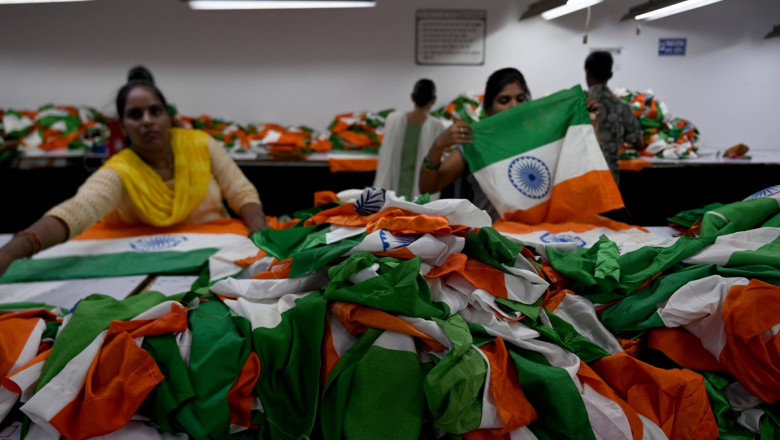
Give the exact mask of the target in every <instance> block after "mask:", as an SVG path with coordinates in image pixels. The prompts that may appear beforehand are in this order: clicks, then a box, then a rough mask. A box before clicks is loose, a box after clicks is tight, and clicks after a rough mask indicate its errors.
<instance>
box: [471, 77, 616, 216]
mask: <svg viewBox="0 0 780 440" xmlns="http://www.w3.org/2000/svg"><path fill="white" fill-rule="evenodd" d="M473 134H474V143H473V145H472V146H466V147H465V148H464V156H465V159H466V161H467V162H468V165H469V168H470V171H471V173H473V175H474V177H475V178H476V180H477V182H478V183H479V185H480V186H481V187H482V189H483V190H484V191H485V194H486V195H487V196H488V198H489V199H490V202H491V203H492V204H493V206H494V207H495V208H496V210H497V211H498V212H499V214H501V215H502V216H503V217H504V218H508V219H511V220H515V221H519V222H522V223H530V224H535V223H541V222H552V223H556V222H562V221H567V220H569V219H571V218H574V217H588V216H590V215H593V214H599V213H602V212H606V211H611V210H613V209H618V208H622V207H623V199H622V198H621V196H620V191H619V190H618V188H617V185H616V184H615V181H614V179H613V178H612V177H611V174H610V172H609V168H608V166H607V162H606V160H605V159H604V155H603V153H602V152H601V148H599V144H598V140H597V139H596V134H595V131H594V129H593V126H592V125H591V121H590V117H589V116H588V111H587V109H586V107H585V92H584V91H583V90H582V88H581V87H580V86H575V87H572V88H571V89H568V90H562V91H560V92H557V93H554V94H552V95H549V96H547V97H544V98H541V99H538V100H534V101H531V102H528V103H525V104H523V105H520V106H517V107H515V108H512V109H510V110H507V111H504V112H501V113H498V114H496V115H493V116H491V117H489V118H486V119H484V120H482V121H480V122H478V123H476V124H474V125H473Z"/></svg>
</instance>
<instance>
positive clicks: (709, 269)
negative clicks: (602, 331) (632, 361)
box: [600, 264, 780, 336]
mask: <svg viewBox="0 0 780 440" xmlns="http://www.w3.org/2000/svg"><path fill="white" fill-rule="evenodd" d="M711 275H720V276H723V277H745V278H749V279H752V278H755V279H759V280H762V281H764V282H766V283H769V284H773V285H776V286H777V285H780V270H779V269H777V268H774V267H771V266H762V265H753V266H740V267H734V268H727V267H721V266H717V265H714V264H706V265H695V266H689V267H686V268H684V269H681V270H679V271H677V272H674V273H670V274H668V275H664V276H661V277H659V278H658V279H656V280H655V281H653V282H652V283H651V284H650V285H648V286H647V287H645V288H644V289H642V290H640V291H638V292H635V293H633V294H631V295H630V296H628V297H626V298H625V299H623V300H622V301H619V302H617V303H615V304H614V305H612V306H609V307H607V308H606V309H605V310H604V311H603V312H602V313H601V316H600V319H601V321H602V322H603V323H604V325H605V326H606V327H607V328H608V329H609V330H610V331H611V332H612V333H614V334H615V335H618V336H620V335H621V334H622V333H624V332H628V331H637V330H647V329H651V328H657V327H665V325H664V323H663V321H662V320H661V318H660V317H659V316H658V314H657V313H656V312H657V310H658V305H659V304H660V303H661V302H663V301H666V300H667V299H669V297H671V296H672V294H674V292H676V291H677V290H678V289H680V288H681V287H682V286H684V285H685V284H687V283H689V282H691V281H694V280H698V279H701V278H705V277H708V276H711Z"/></svg>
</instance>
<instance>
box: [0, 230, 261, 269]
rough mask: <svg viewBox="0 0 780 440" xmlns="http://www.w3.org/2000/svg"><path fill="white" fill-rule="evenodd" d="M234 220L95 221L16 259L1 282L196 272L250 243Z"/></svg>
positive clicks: (246, 235)
mask: <svg viewBox="0 0 780 440" xmlns="http://www.w3.org/2000/svg"><path fill="white" fill-rule="evenodd" d="M248 234H249V230H248V229H247V228H246V225H245V224H244V223H243V222H242V221H240V220H237V219H225V220H218V221H216V222H211V223H205V224H199V225H178V226H172V227H168V228H155V227H151V226H143V225H106V224H102V223H98V224H97V225H95V226H93V227H91V228H90V229H88V230H86V231H85V232H84V233H82V234H81V235H79V236H78V237H75V238H73V239H71V240H69V241H67V242H65V243H61V244H59V245H56V246H52V247H51V248H49V249H46V250H44V251H42V252H40V253H38V254H36V255H35V256H33V258H30V259H28V260H19V261H15V262H14V263H13V264H11V266H10V267H9V268H8V271H7V272H6V273H5V274H3V276H2V277H0V283H15V282H25V281H49V280H62V279H75V278H101V277H109V276H112V277H113V276H126V275H146V274H152V273H156V274H176V273H192V272H199V271H200V270H201V269H202V268H203V267H204V265H206V264H207V263H208V261H209V257H210V256H211V255H212V254H214V253H216V252H217V251H218V250H220V249H224V248H228V247H234V246H240V245H246V244H247V243H249V244H251V240H250V239H249V238H248Z"/></svg>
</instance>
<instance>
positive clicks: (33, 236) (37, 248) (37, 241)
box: [16, 230, 42, 255]
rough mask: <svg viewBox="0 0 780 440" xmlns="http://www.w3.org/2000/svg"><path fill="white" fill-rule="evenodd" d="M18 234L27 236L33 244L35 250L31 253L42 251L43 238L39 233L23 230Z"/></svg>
mask: <svg viewBox="0 0 780 440" xmlns="http://www.w3.org/2000/svg"><path fill="white" fill-rule="evenodd" d="M16 235H18V236H21V237H24V238H26V239H27V240H28V241H29V242H30V243H31V244H32V246H33V252H32V254H31V255H35V254H37V253H38V252H40V251H41V247H42V246H41V239H40V238H39V237H38V235H37V234H36V233H35V232H32V231H27V230H21V231H19V232H17V233H16Z"/></svg>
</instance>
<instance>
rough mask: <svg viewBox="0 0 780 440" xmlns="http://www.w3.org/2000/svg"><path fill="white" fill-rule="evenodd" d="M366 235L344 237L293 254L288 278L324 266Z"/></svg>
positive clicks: (302, 274)
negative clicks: (334, 241) (331, 242)
mask: <svg viewBox="0 0 780 440" xmlns="http://www.w3.org/2000/svg"><path fill="white" fill-rule="evenodd" d="M365 237H366V234H365V233H362V234H360V235H358V236H355V237H350V238H345V239H343V240H340V241H338V242H336V243H333V244H329V245H325V246H318V247H314V248H311V249H306V250H304V251H301V252H299V253H297V254H295V255H294V256H293V260H292V265H291V266H290V278H296V277H301V276H304V275H308V274H310V273H311V272H314V271H315V270H317V269H320V268H322V267H325V266H326V265H328V264H329V263H330V262H332V261H333V260H335V259H336V258H338V257H340V256H342V255H344V253H345V252H347V251H348V250H350V249H352V248H353V247H355V246H357V245H358V244H360V242H362V241H363V239H364V238H365Z"/></svg>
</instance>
